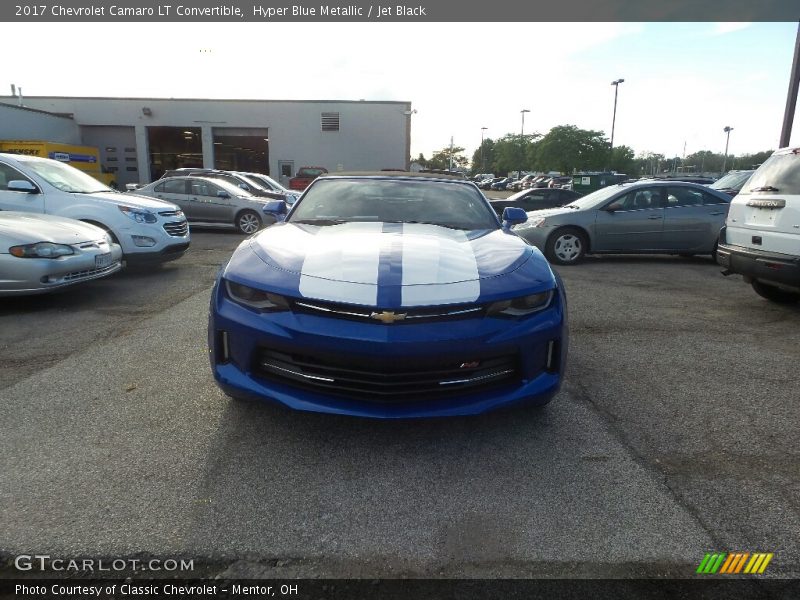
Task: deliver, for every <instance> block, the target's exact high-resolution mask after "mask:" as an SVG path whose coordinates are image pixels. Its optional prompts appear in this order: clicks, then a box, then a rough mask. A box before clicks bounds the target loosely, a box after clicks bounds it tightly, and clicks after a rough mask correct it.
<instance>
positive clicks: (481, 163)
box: [472, 138, 495, 173]
mask: <svg viewBox="0 0 800 600" xmlns="http://www.w3.org/2000/svg"><path fill="white" fill-rule="evenodd" d="M481 148H482V149H483V153H481ZM494 153H495V149H494V140H492V139H491V138H486V139H485V140H483V145H482V146H480V147H478V149H477V150H475V152H474V153H473V154H472V172H473V173H483V172H484V170H485V169H488V171H486V172H487V173H494V172H495V171H493V170H492V165H494V160H495V158H494ZM481 154H482V156H481ZM481 158H482V159H483V160H481Z"/></svg>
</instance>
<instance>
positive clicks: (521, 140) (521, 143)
mask: <svg viewBox="0 0 800 600" xmlns="http://www.w3.org/2000/svg"><path fill="white" fill-rule="evenodd" d="M519 112H520V114H521V115H522V128H521V129H520V130H519V148H520V150H521V152H520V154H521V159H520V160H521V161H522V163H523V166H525V164H524V163H525V113H529V112H531V111H529V110H528V109H527V108H523V109H522V110H521V111H519ZM517 175H519V178H520V179H522V168H520V170H519V173H517Z"/></svg>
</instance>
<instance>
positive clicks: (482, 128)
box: [481, 127, 489, 173]
mask: <svg viewBox="0 0 800 600" xmlns="http://www.w3.org/2000/svg"><path fill="white" fill-rule="evenodd" d="M487 129H489V128H488V127H481V173H482V172H483V171H485V170H486V161H485V160H484V159H483V132H484V131H486V130H487Z"/></svg>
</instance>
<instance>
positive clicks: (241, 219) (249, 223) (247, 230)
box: [235, 210, 261, 235]
mask: <svg viewBox="0 0 800 600" xmlns="http://www.w3.org/2000/svg"><path fill="white" fill-rule="evenodd" d="M235 225H236V229H238V230H239V233H242V234H244V235H252V234H254V233H255V232H256V231H258V230H259V229H261V217H260V216H259V215H258V213H257V212H255V211H254V210H243V211H242V212H240V213H239V214H238V215H236V223H235Z"/></svg>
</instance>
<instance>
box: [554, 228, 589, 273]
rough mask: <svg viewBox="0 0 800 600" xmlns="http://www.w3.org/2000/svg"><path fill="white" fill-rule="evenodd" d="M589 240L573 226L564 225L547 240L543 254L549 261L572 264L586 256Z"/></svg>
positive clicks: (558, 263)
mask: <svg viewBox="0 0 800 600" xmlns="http://www.w3.org/2000/svg"><path fill="white" fill-rule="evenodd" d="M588 247H589V242H588V240H587V239H586V235H585V234H584V233H583V232H582V231H581V230H580V229H576V228H574V227H564V228H563V229H559V230H557V231H556V232H554V233H553V234H552V235H551V236H550V237H549V238H548V240H547V244H546V245H545V249H544V254H545V256H546V257H547V260H549V261H550V262H551V263H555V264H557V265H574V264H575V263H577V262H579V261H580V260H581V259H583V257H584V256H586V250H587V249H588Z"/></svg>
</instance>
